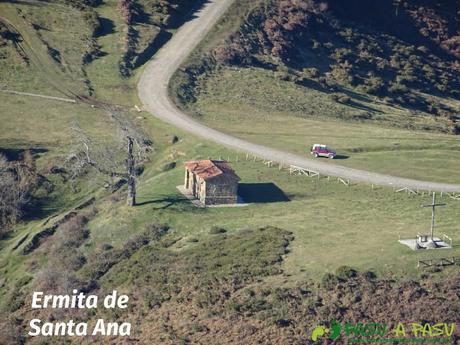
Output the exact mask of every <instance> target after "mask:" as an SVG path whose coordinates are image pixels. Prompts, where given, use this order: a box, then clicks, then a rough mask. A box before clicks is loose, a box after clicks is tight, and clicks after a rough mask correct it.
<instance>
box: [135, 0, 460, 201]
mask: <svg viewBox="0 0 460 345" xmlns="http://www.w3.org/2000/svg"><path fill="white" fill-rule="evenodd" d="M231 3H232V0H210V1H209V2H207V3H206V4H205V5H204V7H203V8H201V9H200V10H199V11H198V12H197V13H196V15H195V17H194V18H193V19H192V20H190V21H189V22H187V23H185V24H184V25H183V26H182V27H181V28H180V29H179V30H178V32H177V33H176V34H175V35H174V36H173V38H172V39H171V40H170V41H169V42H168V43H167V44H166V45H165V46H164V47H163V48H162V49H161V50H160V51H159V52H158V53H157V55H156V56H155V57H154V59H153V60H152V61H151V62H149V64H148V66H147V67H146V68H145V70H144V73H143V75H142V76H141V79H140V81H139V84H138V92H139V97H140V99H141V101H142V103H143V105H144V108H145V109H146V110H148V111H149V112H150V113H152V114H153V115H154V116H156V117H158V118H159V119H161V120H164V121H166V122H168V123H170V124H172V125H174V126H175V127H178V128H180V129H182V130H185V131H188V132H191V133H193V134H195V135H198V136H200V137H203V138H206V139H208V140H212V141H214V142H216V143H219V144H221V145H224V146H227V147H230V148H232V149H235V150H238V151H242V152H245V153H250V154H253V155H256V156H258V157H261V158H264V159H267V160H272V161H275V162H279V163H283V164H285V165H296V166H299V167H302V168H305V169H310V170H314V171H317V172H319V173H320V174H323V175H327V176H335V177H341V178H343V179H347V180H350V181H354V182H366V183H370V184H375V185H379V186H390V187H399V188H404V187H408V188H410V189H421V190H430V191H442V192H460V185H458V184H457V185H453V184H445V183H436V182H425V181H417V180H411V179H406V178H400V177H395V176H389V175H383V174H377V173H372V172H368V171H363V170H356V169H352V168H346V167H341V166H337V165H332V164H328V163H327V162H324V161H319V160H314V159H310V158H307V157H303V156H300V155H295V154H292V153H288V152H284V151H281V150H277V149H273V148H270V147H265V146H261V145H257V144H253V143H250V142H248V141H245V140H241V139H238V138H235V137H232V136H230V135H227V134H224V133H221V132H219V131H216V130H214V129H212V128H209V127H207V126H205V125H204V124H202V123H200V122H198V121H196V120H194V119H192V118H190V117H189V116H187V115H186V114H184V113H183V112H182V111H181V110H179V109H178V108H177V107H176V106H175V105H174V104H173V103H172V101H171V100H170V99H169V96H168V84H169V80H170V79H171V76H172V75H173V74H174V72H175V71H176V70H177V69H178V68H179V67H180V64H181V63H182V62H183V61H184V60H185V59H186V58H187V56H188V55H189V54H190V53H191V52H192V50H193V49H194V48H195V47H196V46H197V45H198V43H199V42H200V41H201V40H202V39H203V38H204V36H205V35H206V33H207V32H208V31H209V30H210V29H211V28H212V27H213V26H214V24H216V22H217V21H218V19H219V18H220V16H221V15H222V14H223V13H224V12H225V11H226V10H227V8H228V7H229V6H230V5H231Z"/></svg>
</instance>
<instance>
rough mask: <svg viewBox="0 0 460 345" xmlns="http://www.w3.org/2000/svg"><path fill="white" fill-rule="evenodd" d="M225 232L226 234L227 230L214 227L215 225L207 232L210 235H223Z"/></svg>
mask: <svg viewBox="0 0 460 345" xmlns="http://www.w3.org/2000/svg"><path fill="white" fill-rule="evenodd" d="M226 232H227V230H225V229H224V228H221V227H219V226H215V225H214V226H212V227H211V230H209V233H210V234H211V235H218V234H224V233H226Z"/></svg>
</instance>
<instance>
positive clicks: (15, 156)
mask: <svg viewBox="0 0 460 345" xmlns="http://www.w3.org/2000/svg"><path fill="white" fill-rule="evenodd" d="M26 150H27V149H11V148H1V147H0V154H2V155H4V156H5V157H6V159H8V160H9V161H17V160H21V159H22V156H23V155H24V152H25V151H26ZM30 151H31V152H32V154H33V155H36V154H39V153H45V152H48V150H47V149H45V148H42V147H31V148H30Z"/></svg>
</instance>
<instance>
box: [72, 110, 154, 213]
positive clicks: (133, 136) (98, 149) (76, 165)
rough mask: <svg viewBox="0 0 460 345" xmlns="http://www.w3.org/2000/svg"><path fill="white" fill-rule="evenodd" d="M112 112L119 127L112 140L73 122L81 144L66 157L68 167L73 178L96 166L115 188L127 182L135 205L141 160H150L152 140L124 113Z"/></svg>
mask: <svg viewBox="0 0 460 345" xmlns="http://www.w3.org/2000/svg"><path fill="white" fill-rule="evenodd" d="M110 115H111V118H112V120H113V121H114V122H115V123H116V124H117V127H118V128H119V133H118V135H117V136H116V140H115V141H114V142H111V143H102V142H97V141H95V140H94V139H92V138H91V137H89V136H88V135H87V134H86V133H85V131H84V130H83V129H82V128H81V127H80V126H79V125H78V124H77V123H74V124H72V125H71V130H72V132H73V134H74V136H75V137H76V139H77V145H76V147H75V149H74V150H73V151H72V153H71V154H70V155H69V156H68V157H67V159H66V164H65V165H66V171H67V172H68V174H69V177H70V179H72V180H76V178H77V177H78V176H81V175H83V174H84V173H85V172H87V171H88V169H93V170H95V171H96V172H97V173H98V175H99V176H104V178H105V181H104V184H105V185H106V186H110V187H111V188H113V189H115V188H117V187H118V186H120V185H121V184H124V183H127V185H128V192H127V204H128V205H129V206H134V205H135V204H136V180H137V175H138V171H139V164H141V163H143V162H145V161H147V160H148V153H149V152H150V151H151V150H152V142H151V140H150V139H148V137H147V136H146V135H145V134H144V133H143V131H142V130H141V129H140V128H138V127H137V126H135V125H134V124H133V123H132V122H131V121H130V120H129V119H127V118H126V117H125V116H123V114H122V113H120V112H116V111H111V112H110ZM123 157H124V158H123Z"/></svg>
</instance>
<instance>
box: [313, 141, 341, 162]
mask: <svg viewBox="0 0 460 345" xmlns="http://www.w3.org/2000/svg"><path fill="white" fill-rule="evenodd" d="M310 153H311V154H312V155H313V156H315V158H318V157H326V158H331V159H334V157H335V155H336V154H335V151H334V150H331V149H330V148H329V147H327V146H326V145H321V144H315V145H313V146H312V148H311V151H310Z"/></svg>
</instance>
